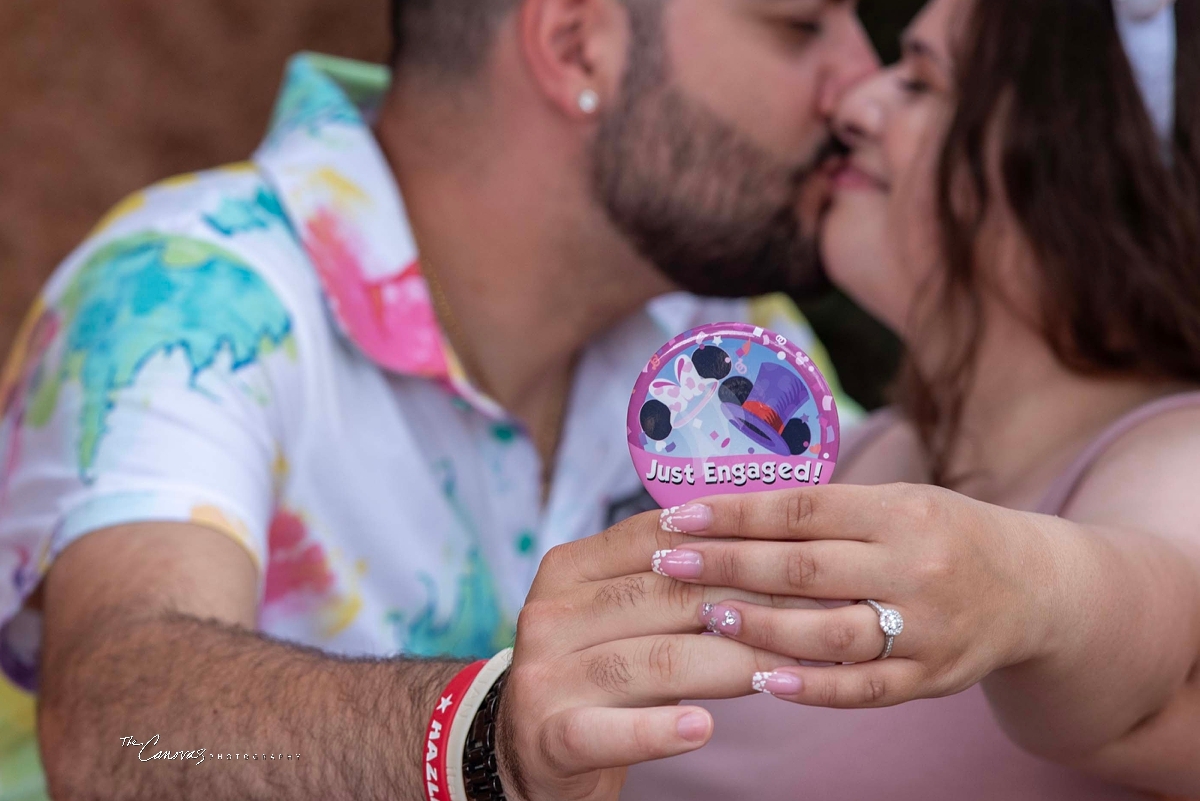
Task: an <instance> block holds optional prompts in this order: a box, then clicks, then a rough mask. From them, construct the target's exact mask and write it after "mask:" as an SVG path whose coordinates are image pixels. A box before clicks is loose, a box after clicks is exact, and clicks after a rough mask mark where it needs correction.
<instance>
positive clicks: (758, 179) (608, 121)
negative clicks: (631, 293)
mask: <svg viewBox="0 0 1200 801" xmlns="http://www.w3.org/2000/svg"><path fill="white" fill-rule="evenodd" d="M639 13H641V14H645V13H651V14H652V13H654V12H634V17H635V20H634V22H635V26H634V31H635V36H634V43H633V46H632V51H631V52H632V53H633V57H632V59H631V62H630V66H629V70H628V73H627V76H626V79H625V85H624V89H623V92H622V103H621V105H620V106H619V107H617V108H615V109H614V110H613V111H612V112H610V113H609V114H608V115H607V116H606V117H605V119H604V120H603V121H602V122H601V126H600V130H599V132H598V134H597V139H596V142H595V145H594V150H593V163H592V171H593V186H594V191H595V193H596V197H597V199H598V200H599V202H600V203H601V204H602V205H603V207H604V208H605V209H606V211H607V213H608V215H609V217H610V219H611V220H612V221H613V223H614V224H615V225H616V226H617V227H618V229H619V230H621V231H622V232H623V233H624V234H625V235H626V236H628V237H629V239H630V240H631V241H632V242H633V243H634V245H635V246H636V247H637V249H638V251H639V252H640V253H641V254H642V255H643V256H645V257H646V258H647V259H649V260H650V261H651V262H653V263H654V264H655V265H656V266H657V267H658V268H659V269H660V270H662V271H663V272H664V273H665V274H666V275H667V276H668V277H669V278H671V279H672V281H674V282H675V283H676V284H678V285H680V286H681V287H683V288H684V289H686V290H688V291H690V292H694V293H696V294H700V295H706V296H712V297H747V296H754V295H762V294H767V293H770V292H788V293H791V294H793V295H795V294H802V293H811V292H814V291H816V290H817V289H819V288H821V287H823V286H824V285H825V278H824V273H823V271H822V270H821V267H820V264H819V258H818V249H817V246H816V241H815V237H814V236H812V235H811V234H810V232H806V231H804V230H802V225H801V222H800V211H799V209H800V201H801V195H802V192H803V189H804V185H805V183H806V181H807V180H808V179H809V178H811V177H812V175H813V173H814V172H815V171H817V170H818V169H820V168H821V166H822V164H823V163H824V162H825V160H826V159H827V158H828V157H829V156H831V155H833V154H834V153H835V152H836V151H835V145H834V142H833V140H832V138H830V140H829V141H828V143H827V144H826V145H825V146H823V147H821V148H820V149H819V152H818V153H817V154H816V155H815V156H814V157H813V158H812V159H811V160H809V161H807V162H797V163H790V164H789V163H787V162H785V161H783V160H782V159H780V158H778V157H775V156H773V155H772V154H770V153H769V152H767V151H766V150H765V149H764V148H762V147H760V146H759V145H757V144H755V143H754V142H752V141H750V140H749V139H748V138H747V137H745V136H744V135H742V134H741V133H740V132H739V131H737V130H736V129H735V128H734V127H733V126H732V125H730V124H729V123H726V122H725V121H724V120H721V119H719V118H718V117H716V116H715V115H714V114H713V113H712V112H711V111H709V110H708V109H705V108H704V107H702V106H701V105H699V104H698V103H696V102H695V101H693V100H691V99H690V98H688V97H686V96H685V94H684V92H683V91H682V90H680V89H679V88H678V87H676V86H673V85H671V82H670V79H669V77H668V75H667V70H666V66H665V64H664V63H663V59H664V54H663V51H662V43H661V38H660V37H659V36H658V32H657V22H656V21H655V20H648V19H644V18H643V19H641V20H638V19H636V17H637V16H638V15H639ZM639 34H640V35H639Z"/></svg>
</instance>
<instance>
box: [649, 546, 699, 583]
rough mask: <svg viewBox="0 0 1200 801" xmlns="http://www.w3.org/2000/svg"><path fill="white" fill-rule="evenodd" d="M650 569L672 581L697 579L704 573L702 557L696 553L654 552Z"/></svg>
mask: <svg viewBox="0 0 1200 801" xmlns="http://www.w3.org/2000/svg"><path fill="white" fill-rule="evenodd" d="M650 569H651V570H653V571H654V572H655V573H657V574H658V575H660V576H666V577H667V578H674V579H697V578H700V574H701V573H702V572H704V557H703V556H701V555H700V554H699V553H698V552H696V551H681V550H675V551H655V553H654V558H653V559H651V560H650Z"/></svg>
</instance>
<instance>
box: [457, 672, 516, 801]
mask: <svg viewBox="0 0 1200 801" xmlns="http://www.w3.org/2000/svg"><path fill="white" fill-rule="evenodd" d="M507 681H508V672H507V671H505V672H504V673H503V674H501V676H500V678H499V679H497V680H496V683H495V684H493V685H492V689H491V690H489V691H488V694H487V695H485V696H484V697H483V704H482V705H481V706H480V707H479V711H478V712H476V713H475V720H473V721H472V722H471V730H470V731H469V732H467V743H466V746H465V747H464V748H463V784H464V785H465V786H466V789H467V798H468V799H469V801H507V799H506V798H505V795H504V785H503V784H501V782H500V762H499V759H498V758H497V756H496V711H497V710H498V709H499V708H500V694H501V693H502V692H503V691H504V685H505V683H507Z"/></svg>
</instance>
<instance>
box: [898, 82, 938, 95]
mask: <svg viewBox="0 0 1200 801" xmlns="http://www.w3.org/2000/svg"><path fill="white" fill-rule="evenodd" d="M900 88H901V89H903V90H904V91H905V92H908V93H909V94H910V95H922V94H925V93H926V92H928V91H929V90H930V89H931V88H932V87H931V86H930V85H929V82H928V81H923V80H921V79H920V78H902V79H901V80H900Z"/></svg>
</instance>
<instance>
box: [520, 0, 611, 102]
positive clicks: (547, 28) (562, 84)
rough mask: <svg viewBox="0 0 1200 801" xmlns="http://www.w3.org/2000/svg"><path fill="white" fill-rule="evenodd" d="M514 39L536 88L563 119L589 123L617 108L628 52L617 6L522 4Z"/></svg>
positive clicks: (598, 1) (549, 1)
mask: <svg viewBox="0 0 1200 801" xmlns="http://www.w3.org/2000/svg"><path fill="white" fill-rule="evenodd" d="M517 35H518V38H519V41H520V46H521V51H522V55H523V57H524V60H525V63H526V65H527V66H528V68H529V71H530V74H531V76H532V78H533V82H534V84H535V85H536V86H537V87H538V89H539V90H540V91H541V94H542V96H543V97H544V98H545V99H546V102H548V103H549V104H551V105H552V106H553V107H554V108H556V109H558V110H559V111H560V112H561V113H563V114H564V115H566V116H568V117H569V118H572V119H576V120H580V121H582V120H587V119H589V118H591V117H594V116H595V115H596V113H597V111H599V110H601V109H603V108H604V107H605V105H608V104H612V103H614V102H615V99H616V97H617V95H618V92H619V91H620V86H621V78H622V76H623V74H624V71H625V62H626V58H627V53H628V47H629V20H628V15H627V13H626V11H625V9H624V7H623V6H622V5H621V3H620V2H619V0H524V2H523V3H522V4H521V8H520V12H519V16H518V19H517Z"/></svg>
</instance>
